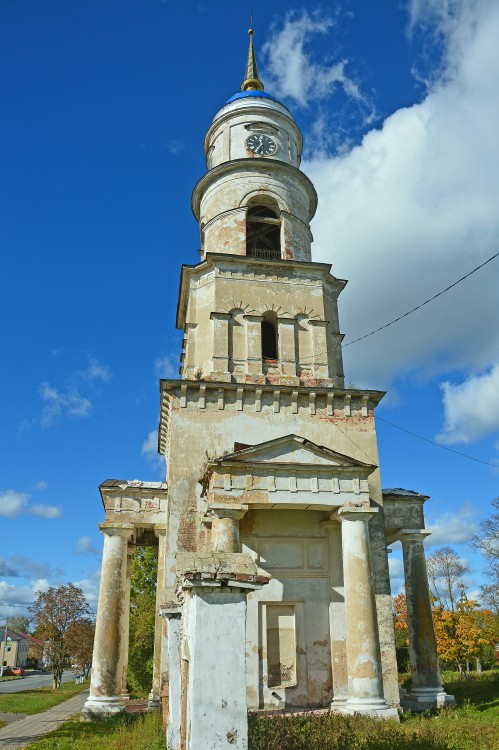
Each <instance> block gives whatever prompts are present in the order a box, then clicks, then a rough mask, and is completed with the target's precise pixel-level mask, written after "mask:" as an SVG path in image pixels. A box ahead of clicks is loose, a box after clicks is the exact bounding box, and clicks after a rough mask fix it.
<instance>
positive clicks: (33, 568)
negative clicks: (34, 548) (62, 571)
mask: <svg viewBox="0 0 499 750" xmlns="http://www.w3.org/2000/svg"><path fill="white" fill-rule="evenodd" d="M51 574H52V569H51V567H50V565H49V564H48V563H45V562H39V561H37V560H31V559H30V558H29V557H23V556H22V555H14V556H13V557H10V558H6V557H0V575H2V576H5V578H30V577H32V576H36V577H37V578H42V577H43V578H46V577H47V576H49V575H51Z"/></svg>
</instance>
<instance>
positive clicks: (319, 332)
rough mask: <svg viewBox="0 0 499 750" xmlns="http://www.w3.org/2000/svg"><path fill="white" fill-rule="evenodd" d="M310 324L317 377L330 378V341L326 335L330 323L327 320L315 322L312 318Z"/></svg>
mask: <svg viewBox="0 0 499 750" xmlns="http://www.w3.org/2000/svg"><path fill="white" fill-rule="evenodd" d="M308 324H309V326H310V330H311V331H312V352H313V363H314V374H315V377H316V378H328V377H329V368H328V354H327V352H328V340H327V335H326V334H327V326H328V322H327V320H314V319H313V318H310V319H309V321H308Z"/></svg>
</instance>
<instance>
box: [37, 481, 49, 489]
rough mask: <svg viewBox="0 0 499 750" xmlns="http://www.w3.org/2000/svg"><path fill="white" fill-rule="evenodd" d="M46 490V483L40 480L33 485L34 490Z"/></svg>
mask: <svg viewBox="0 0 499 750" xmlns="http://www.w3.org/2000/svg"><path fill="white" fill-rule="evenodd" d="M46 489H48V483H47V482H44V481H43V480H41V481H40V482H37V483H36V484H35V490H46Z"/></svg>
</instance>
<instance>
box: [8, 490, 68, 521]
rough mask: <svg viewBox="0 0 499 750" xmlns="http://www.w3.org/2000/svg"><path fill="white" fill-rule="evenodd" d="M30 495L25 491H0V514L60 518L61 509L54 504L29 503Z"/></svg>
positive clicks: (14, 516) (13, 516)
mask: <svg viewBox="0 0 499 750" xmlns="http://www.w3.org/2000/svg"><path fill="white" fill-rule="evenodd" d="M29 499H30V495H29V494H28V493H27V492H16V490H6V491H5V492H0V516H5V518H16V517H17V516H19V515H20V514H21V513H26V514H29V515H32V516H40V518H47V519H52V518H61V516H62V511H61V510H60V509H59V508H56V506H55V505H42V504H41V503H35V504H34V505H29Z"/></svg>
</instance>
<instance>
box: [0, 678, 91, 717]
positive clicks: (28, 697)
mask: <svg viewBox="0 0 499 750" xmlns="http://www.w3.org/2000/svg"><path fill="white" fill-rule="evenodd" d="M88 685H89V682H88V680H87V681H86V682H83V683H82V684H81V685H75V684H74V682H65V683H64V685H61V687H60V688H59V690H52V688H51V687H43V688H38V689H36V690H23V691H22V692H21V693H2V694H1V695H0V711H12V712H13V713H16V714H38V713H40V711H47V710H48V709H49V708H52V707H53V706H57V705H58V704H59V703H62V702H63V701H66V700H67V699H68V698H71V697H72V696H73V695H77V694H78V693H81V691H82V690H85V688H87V687H88Z"/></svg>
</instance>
